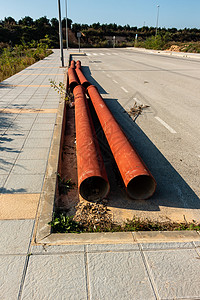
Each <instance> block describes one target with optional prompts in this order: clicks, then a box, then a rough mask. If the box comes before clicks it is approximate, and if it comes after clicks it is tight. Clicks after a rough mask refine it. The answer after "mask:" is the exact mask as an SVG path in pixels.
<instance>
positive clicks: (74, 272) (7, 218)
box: [0, 50, 200, 300]
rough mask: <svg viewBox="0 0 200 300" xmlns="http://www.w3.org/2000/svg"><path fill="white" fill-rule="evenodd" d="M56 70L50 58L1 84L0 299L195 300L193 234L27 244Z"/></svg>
mask: <svg viewBox="0 0 200 300" xmlns="http://www.w3.org/2000/svg"><path fill="white" fill-rule="evenodd" d="M66 61H68V59H66ZM59 65H60V58H59V51H58V50H56V51H55V52H54V54H53V55H51V56H49V57H48V58H46V59H44V60H43V61H40V62H38V63H36V64H34V65H32V66H30V67H29V68H27V69H25V70H23V71H22V72H20V73H18V74H16V75H14V76H12V77H11V78H9V79H7V80H5V81H4V82H3V83H1V84H0V149H1V152H0V182H1V190H0V203H1V206H0V207H1V209H0V299H2V300H12V299H19V300H20V299H28V300H32V299H34V300H45V299H46V300H61V299H62V300H76V299H77V300H81V299H83V300H86V299H91V300H110V299H120V300H122V299H124V300H129V299H130V300H132V299H134V300H135V299H139V300H145V299H146V300H150V299H167V300H168V299H200V277H199V274H200V237H199V235H198V234H195V233H193V232H191V233H190V232H187V234H185V235H184V234H182V233H181V234H180V235H179V238H177V240H176V239H174V240H173V241H172V236H171V237H170V239H168V238H167V234H166V237H165V238H164V239H163V240H162V242H159V243H158V242H156V240H160V239H158V237H157V236H159V233H155V234H152V235H151V234H150V235H148V234H147V235H146V236H145V234H144V236H142V238H141V239H140V240H139V238H137V239H135V238H134V235H133V239H132V242H128V243H124V244H123V243H120V238H119V239H118V242H116V243H114V242H113V244H106V243H104V244H98V243H96V244H93V243H88V244H86V243H84V241H82V242H80V244H71V245H67V241H66V244H65V245H45V244H43V245H35V244H33V243H31V241H32V236H33V230H34V226H35V216H36V212H37V207H38V202H39V198H40V194H41V191H42V185H43V181H44V176H45V171H46V166H47V161H48V154H49V150H50V146H51V141H52V136H53V131H54V127H55V120H56V113H57V109H58V105H59V100H60V96H59V95H58V94H57V93H56V92H55V91H54V90H53V89H52V88H51V87H50V83H49V79H53V80H55V81H56V82H59V81H63V77H64V71H65V69H63V68H60V67H59ZM113 235H115V234H113ZM138 236H139V234H138ZM152 237H153V238H152Z"/></svg>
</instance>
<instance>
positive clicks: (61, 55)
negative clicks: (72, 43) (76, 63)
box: [58, 0, 64, 67]
mask: <svg viewBox="0 0 200 300" xmlns="http://www.w3.org/2000/svg"><path fill="white" fill-rule="evenodd" d="M58 19H59V37H60V59H61V63H62V67H64V56H63V37H62V23H61V9H60V0H58Z"/></svg>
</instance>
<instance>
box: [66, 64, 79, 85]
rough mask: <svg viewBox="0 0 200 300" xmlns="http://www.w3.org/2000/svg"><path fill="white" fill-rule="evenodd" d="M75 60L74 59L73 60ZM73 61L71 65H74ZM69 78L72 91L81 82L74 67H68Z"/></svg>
mask: <svg viewBox="0 0 200 300" xmlns="http://www.w3.org/2000/svg"><path fill="white" fill-rule="evenodd" d="M72 62H73V61H72ZM72 62H71V65H72ZM68 78H69V88H70V90H71V91H73V89H74V88H75V86H77V85H78V84H79V81H78V77H77V75H76V71H75V68H74V67H70V68H69V69H68Z"/></svg>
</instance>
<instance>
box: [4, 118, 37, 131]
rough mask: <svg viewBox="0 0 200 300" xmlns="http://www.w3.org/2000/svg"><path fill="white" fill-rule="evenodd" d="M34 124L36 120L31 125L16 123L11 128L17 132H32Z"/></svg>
mask: <svg viewBox="0 0 200 300" xmlns="http://www.w3.org/2000/svg"><path fill="white" fill-rule="evenodd" d="M33 123H34V120H32V122H30V123H23V122H21V121H17V120H16V121H14V122H13V124H12V125H11V126H10V128H11V129H12V130H15V131H24V130H30V129H31V127H32V125H33Z"/></svg>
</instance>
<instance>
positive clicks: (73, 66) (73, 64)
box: [70, 60, 75, 69]
mask: <svg viewBox="0 0 200 300" xmlns="http://www.w3.org/2000/svg"><path fill="white" fill-rule="evenodd" d="M70 68H74V69H75V60H72V61H71V64H70Z"/></svg>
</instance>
